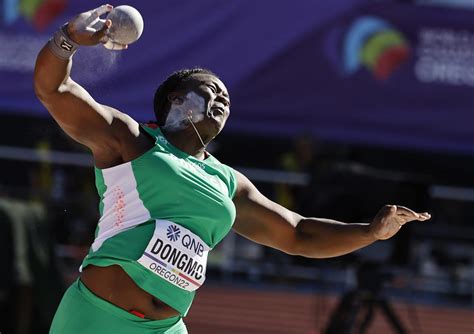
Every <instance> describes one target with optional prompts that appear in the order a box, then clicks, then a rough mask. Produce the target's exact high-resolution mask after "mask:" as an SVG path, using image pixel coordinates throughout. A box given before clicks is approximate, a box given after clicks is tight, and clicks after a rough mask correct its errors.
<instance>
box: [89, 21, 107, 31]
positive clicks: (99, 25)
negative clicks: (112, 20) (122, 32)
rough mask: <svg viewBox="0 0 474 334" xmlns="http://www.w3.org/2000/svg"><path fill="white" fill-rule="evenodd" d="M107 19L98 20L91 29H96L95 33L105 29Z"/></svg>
mask: <svg viewBox="0 0 474 334" xmlns="http://www.w3.org/2000/svg"><path fill="white" fill-rule="evenodd" d="M105 21H106V20H105V19H97V21H96V22H94V24H92V25H90V28H92V29H94V30H95V31H97V30H100V29H102V28H103V27H104V24H105Z"/></svg>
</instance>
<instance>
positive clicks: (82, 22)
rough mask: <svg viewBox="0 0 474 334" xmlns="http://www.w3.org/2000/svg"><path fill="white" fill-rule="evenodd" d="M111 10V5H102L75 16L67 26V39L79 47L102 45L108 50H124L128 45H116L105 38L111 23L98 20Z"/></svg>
mask: <svg viewBox="0 0 474 334" xmlns="http://www.w3.org/2000/svg"><path fill="white" fill-rule="evenodd" d="M113 8H114V7H113V6H112V5H102V6H100V7H98V8H96V9H92V10H89V11H87V12H84V13H81V14H79V15H77V16H75V17H74V18H72V19H71V20H70V21H69V22H68V24H67V33H68V35H69V37H70V38H71V39H72V40H73V41H74V42H76V43H77V44H79V45H96V44H99V43H102V44H103V45H104V47H106V48H107V49H110V50H123V49H126V48H127V47H128V45H125V44H119V43H116V42H114V41H112V40H111V39H109V37H108V36H107V32H108V30H109V28H110V26H111V25H112V24H113V23H112V21H111V20H105V19H101V18H100V17H101V16H102V15H105V14H107V13H109V12H110V11H111V10H112V9H113Z"/></svg>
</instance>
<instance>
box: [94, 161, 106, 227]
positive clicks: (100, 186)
mask: <svg viewBox="0 0 474 334" xmlns="http://www.w3.org/2000/svg"><path fill="white" fill-rule="evenodd" d="M94 173H95V186H96V188H97V193H98V194H99V197H100V202H99V213H100V216H101V217H102V215H103V213H104V202H103V201H102V199H103V198H104V193H105V192H106V191H107V186H106V185H105V182H104V176H103V175H102V171H101V170H100V169H98V168H94ZM96 236H97V235H96Z"/></svg>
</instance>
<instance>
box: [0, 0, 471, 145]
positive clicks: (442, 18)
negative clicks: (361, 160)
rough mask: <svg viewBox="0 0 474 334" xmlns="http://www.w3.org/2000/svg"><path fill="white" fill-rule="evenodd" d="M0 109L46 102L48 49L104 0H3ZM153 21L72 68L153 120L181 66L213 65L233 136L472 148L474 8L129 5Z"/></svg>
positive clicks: (81, 55) (92, 87)
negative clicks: (159, 90)
mask: <svg viewBox="0 0 474 334" xmlns="http://www.w3.org/2000/svg"><path fill="white" fill-rule="evenodd" d="M0 4H1V6H2V7H1V8H0V15H1V16H0V45H1V46H0V109H1V110H2V112H13V113H28V114H41V115H45V116H47V112H46V111H45V109H44V108H43V107H42V106H41V105H40V103H39V102H38V101H37V100H36V98H35V95H34V93H33V85H32V73H33V68H34V61H35V57H36V54H37V53H38V51H39V50H40V48H41V47H42V46H43V45H44V43H45V42H46V41H47V40H48V38H49V36H51V34H52V32H53V31H54V30H55V29H57V27H58V26H60V25H61V24H63V23H64V22H66V21H67V20H68V18H70V17H71V16H73V15H75V14H77V13H79V12H82V11H85V10H88V9H91V8H94V7H97V6H99V5H101V4H102V2H99V1H95V0H94V1H87V2H85V1H79V0H75V1H73V0H21V1H20V0H3V2H0ZM127 4H129V5H132V6H134V7H136V8H137V9H138V10H139V11H140V12H141V13H142V15H143V17H144V21H145V29H144V32H143V35H142V37H141V38H140V40H139V41H138V42H137V43H136V44H132V45H131V46H130V48H129V49H128V50H126V51H123V52H112V51H108V50H105V49H104V48H103V47H102V46H96V47H83V48H81V49H80V50H79V52H78V53H77V55H76V56H75V58H74V67H73V74H72V77H73V78H74V79H75V80H76V81H78V82H79V83H81V84H82V85H83V86H84V87H86V89H87V90H88V91H89V92H90V93H91V94H92V95H93V96H94V97H95V98H96V100H98V101H99V102H101V103H104V104H109V105H111V106H114V107H116V108H118V109H120V110H122V111H123V112H126V113H128V114H130V115H131V116H132V117H134V118H136V119H137V120H139V121H147V120H150V119H152V118H153V110H152V97H153V94H154V91H155V89H156V87H157V86H158V85H159V83H160V82H161V81H162V80H164V79H165V78H166V77H167V75H168V74H170V73H171V72H172V71H174V70H177V69H180V68H183V67H192V66H203V67H207V68H210V69H211V70H213V71H214V72H216V73H217V74H219V76H220V77H221V78H222V80H223V81H224V82H225V83H226V84H227V86H228V88H229V91H230V95H231V100H232V110H231V118H230V120H229V122H228V125H227V129H226V130H225V131H229V132H248V133H256V134H269V135H281V136H295V135H297V134H302V133H311V134H313V135H315V136H318V137H320V138H321V139H325V140H335V141H341V142H346V143H367V144H372V145H385V146H393V147H401V148H411V149H422V150H434V151H450V152H462V153H474V131H472V130H471V123H473V121H474V116H473V113H474V94H473V93H474V20H472V17H473V14H474V11H472V10H466V9H460V8H440V7H434V6H415V5H413V4H407V3H399V2H393V1H377V2H373V1H368V0H333V1H330V2H329V1H313V0H300V1H289V0H280V1H270V0H265V1H255V0H235V1H222V0H200V1H189V0H187V1H186V0H173V1H172V0H161V1H129V2H128V3H127Z"/></svg>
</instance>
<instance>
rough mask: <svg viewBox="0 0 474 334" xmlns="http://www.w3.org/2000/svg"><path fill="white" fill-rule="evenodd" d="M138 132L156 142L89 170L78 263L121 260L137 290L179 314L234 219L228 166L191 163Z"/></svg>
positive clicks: (151, 129) (158, 136)
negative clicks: (93, 197)
mask: <svg viewBox="0 0 474 334" xmlns="http://www.w3.org/2000/svg"><path fill="white" fill-rule="evenodd" d="M143 129H144V130H145V131H146V132H147V133H148V134H150V135H151V136H152V137H153V138H155V145H154V147H153V148H151V149H150V150H149V151H147V152H146V153H144V154H143V155H142V156H140V157H138V158H137V159H134V160H132V161H130V162H127V163H124V164H121V165H118V166H114V167H111V168H106V169H97V168H96V170H95V174H96V186H97V190H98V192H99V196H100V214H101V218H100V220H99V223H98V226H97V229H96V236H95V240H94V242H93V244H92V246H91V249H90V251H89V254H88V255H87V256H86V258H85V259H84V261H83V263H82V268H84V267H86V266H87V265H89V264H93V265H96V266H108V265H114V264H115V265H120V266H121V267H122V268H123V269H124V270H125V272H127V274H128V275H129V276H130V277H131V278H132V279H133V280H134V282H135V283H136V284H137V285H138V286H139V287H140V288H142V289H143V290H145V291H147V292H148V293H150V294H152V295H153V296H156V297H157V298H159V299H160V300H162V301H163V302H164V303H166V304H168V305H169V306H171V307H173V308H174V309H176V310H177V311H178V312H179V313H180V314H181V315H182V316H185V315H186V314H187V312H188V310H189V307H190V306H191V303H192V300H193V298H194V294H195V290H196V289H197V288H199V287H200V286H201V285H202V284H203V282H204V280H205V273H206V261H207V254H208V252H209V251H210V250H211V249H212V248H214V247H215V246H216V244H217V243H219V241H221V240H222V239H223V238H224V236H225V235H226V234H227V233H228V232H229V230H230V229H231V227H232V224H233V222H234V219H235V206H234V204H233V202H232V198H233V196H234V194H235V191H236V188H237V181H236V178H235V174H234V171H233V170H232V168H230V167H228V166H226V165H224V164H221V163H220V162H219V161H218V160H217V159H216V158H214V157H213V156H209V157H208V158H207V159H205V160H198V159H196V158H194V157H193V156H190V155H188V154H187V153H185V152H183V151H181V150H179V149H178V148H176V147H174V146H173V145H172V144H170V143H169V142H168V141H167V140H166V138H165V137H164V136H163V134H162V133H161V131H160V129H159V128H157V127H155V126H151V125H147V126H143Z"/></svg>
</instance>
